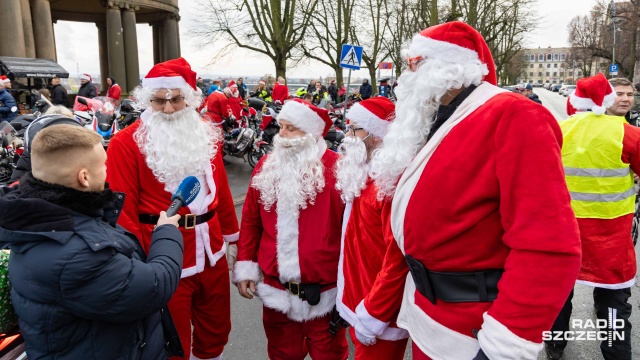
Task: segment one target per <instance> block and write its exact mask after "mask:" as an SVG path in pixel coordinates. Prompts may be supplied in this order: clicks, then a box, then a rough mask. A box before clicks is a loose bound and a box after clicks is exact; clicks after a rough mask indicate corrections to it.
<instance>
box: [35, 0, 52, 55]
mask: <svg viewBox="0 0 640 360" xmlns="http://www.w3.org/2000/svg"><path fill="white" fill-rule="evenodd" d="M31 16H32V21H33V39H34V42H35V44H36V57H38V58H40V59H51V60H53V61H56V60H57V56H56V43H55V39H54V37H53V21H51V5H50V4H49V0H31Z"/></svg>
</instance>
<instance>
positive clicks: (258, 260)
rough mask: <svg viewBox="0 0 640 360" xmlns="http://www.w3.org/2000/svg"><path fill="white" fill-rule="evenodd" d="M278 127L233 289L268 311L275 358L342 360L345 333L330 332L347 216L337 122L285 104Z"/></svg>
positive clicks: (250, 204)
mask: <svg viewBox="0 0 640 360" xmlns="http://www.w3.org/2000/svg"><path fill="white" fill-rule="evenodd" d="M278 121H279V123H280V126H281V130H280V134H279V135H278V136H276V137H275V138H274V150H273V152H272V153H270V154H269V155H267V156H266V157H264V158H263V159H261V160H260V162H259V163H258V165H256V168H255V170H254V173H253V176H252V178H251V183H250V185H249V189H248V191H247V196H246V199H245V202H244V208H243V209H242V224H241V226H240V240H239V241H238V257H237V262H236V264H235V268H234V270H233V282H234V283H235V284H237V286H238V291H239V292H240V294H241V295H242V296H243V297H246V298H248V299H251V298H253V295H252V294H251V293H253V294H256V295H258V297H259V298H260V299H261V300H262V302H263V304H264V306H263V315H262V321H263V325H264V329H265V333H266V335H267V340H268V343H267V352H268V355H269V359H271V360H303V359H304V358H305V356H307V354H309V355H310V356H311V358H312V359H314V360H324V359H326V360H344V359H346V358H347V355H348V349H347V342H346V337H345V330H344V328H341V329H340V330H339V331H338V332H337V333H336V334H335V335H332V334H331V333H330V332H329V323H330V321H331V318H332V312H333V309H334V306H335V302H336V292H337V288H336V282H337V273H338V261H339V258H340V235H341V229H342V214H343V211H344V204H343V203H342V200H341V199H340V193H339V192H338V191H337V190H336V188H335V183H336V180H335V175H334V170H335V163H336V161H337V160H338V155H337V154H336V153H334V152H332V151H330V150H327V147H326V145H325V141H324V139H323V137H324V135H326V133H327V131H328V130H329V128H330V127H331V123H332V122H331V119H330V118H329V114H328V113H327V111H326V110H324V109H319V108H317V107H315V106H313V105H311V104H309V103H306V102H304V101H302V100H300V99H293V100H289V101H287V102H286V103H285V104H284V105H283V106H282V110H281V111H280V113H279V114H278ZM248 290H250V291H251V293H249V291H248Z"/></svg>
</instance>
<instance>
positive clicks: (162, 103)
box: [151, 95, 184, 106]
mask: <svg viewBox="0 0 640 360" xmlns="http://www.w3.org/2000/svg"><path fill="white" fill-rule="evenodd" d="M183 100H184V96H182V95H178V96H176V97H172V98H171V99H160V98H153V99H151V103H152V104H154V105H157V106H165V105H166V104H167V101H170V102H171V105H179V104H181V103H182V101H183Z"/></svg>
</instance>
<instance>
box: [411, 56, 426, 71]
mask: <svg viewBox="0 0 640 360" xmlns="http://www.w3.org/2000/svg"><path fill="white" fill-rule="evenodd" d="M424 60H425V59H424V58H423V57H422V56H416V57H412V58H409V61H408V62H409V70H411V71H416V70H417V69H418V65H420V63H422V62H423V61H424Z"/></svg>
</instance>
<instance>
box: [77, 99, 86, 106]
mask: <svg viewBox="0 0 640 360" xmlns="http://www.w3.org/2000/svg"><path fill="white" fill-rule="evenodd" d="M78 102H79V103H80V104H82V105H84V106H88V104H87V99H85V98H83V97H79V98H78Z"/></svg>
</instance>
